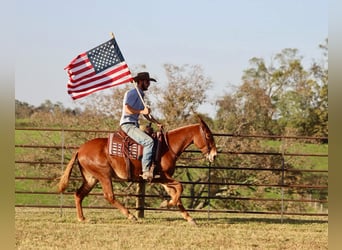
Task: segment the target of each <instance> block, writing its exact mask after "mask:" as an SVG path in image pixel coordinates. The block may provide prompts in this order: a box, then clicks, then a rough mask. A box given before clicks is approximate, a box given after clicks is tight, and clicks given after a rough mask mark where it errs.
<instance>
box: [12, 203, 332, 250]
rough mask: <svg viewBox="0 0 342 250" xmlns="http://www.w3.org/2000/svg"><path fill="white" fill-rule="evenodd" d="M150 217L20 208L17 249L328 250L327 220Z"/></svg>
mask: <svg viewBox="0 0 342 250" xmlns="http://www.w3.org/2000/svg"><path fill="white" fill-rule="evenodd" d="M192 215H193V217H194V218H196V219H197V223H198V226H197V227H193V226H190V225H188V224H187V222H186V221H184V220H183V219H182V218H181V216H180V214H179V213H175V212H155V211H154V212H146V213H145V218H144V219H139V220H138V221H137V222H131V221H128V220H127V219H125V218H124V217H123V216H122V215H121V214H120V213H119V212H118V210H115V209H113V210H111V209H110V210H95V209H86V210H85V216H86V217H87V221H86V222H82V223H80V222H77V220H76V212H75V210H74V209H63V210H60V209H42V208H41V209H37V208H16V211H15V243H16V249H25V250H26V249H120V250H121V249H127V250H128V249H170V250H171V249H172V250H173V249H179V250H181V249H187V250H189V249H196V250H198V249H213V250H215V249H222V250H223V249H308V250H312V249H328V222H327V220H326V218H316V217H314V218H313V217H303V216H301V217H298V218H296V217H291V219H289V218H284V220H283V223H281V220H280V217H279V216H270V215H267V216H260V215H259V216H258V215H245V214H244V215H241V214H239V215H236V214H221V215H220V214H215V215H211V216H210V219H208V216H207V214H206V213H196V214H192Z"/></svg>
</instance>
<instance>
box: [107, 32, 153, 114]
mask: <svg viewBox="0 0 342 250" xmlns="http://www.w3.org/2000/svg"><path fill="white" fill-rule="evenodd" d="M109 35H110V36H111V37H112V39H114V38H115V36H114V33H113V32H110V33H109ZM132 83H133V85H134V88H135V89H136V91H137V93H138V95H139V98H140V100H141V102H142V104H143V105H144V107H145V108H146V107H147V105H146V103H145V101H144V99H143V97H142V96H141V93H140V91H139V88H138V85H137V83H136V82H135V81H134V80H133V81H132Z"/></svg>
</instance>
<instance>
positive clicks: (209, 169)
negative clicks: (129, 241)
mask: <svg viewBox="0 0 342 250" xmlns="http://www.w3.org/2000/svg"><path fill="white" fill-rule="evenodd" d="M18 131H22V132H21V133H24V134H25V133H31V132H34V133H37V132H38V133H40V132H41V133H52V134H53V135H51V138H52V139H51V138H50V140H47V141H46V142H45V143H42V144H41V142H39V141H41V140H33V141H30V142H27V141H23V142H20V139H19V138H18V140H17V141H19V143H17V141H16V144H15V148H16V150H18V151H19V152H17V153H16V159H15V181H16V189H15V194H16V204H15V206H16V207H51V208H69V207H74V206H73V205H70V204H71V203H70V204H69V203H67V202H65V199H66V198H67V197H71V194H72V192H67V193H65V194H63V195H60V194H58V193H57V191H56V188H55V185H54V184H56V181H57V180H58V177H59V174H61V172H62V171H63V169H64V167H65V165H66V164H67V162H68V160H67V159H66V158H67V152H68V151H71V150H74V149H76V148H78V146H77V145H75V144H74V142H67V139H68V134H69V133H73V134H81V133H86V134H87V135H88V136H90V135H89V134H93V136H97V137H98V135H102V136H106V135H107V134H108V133H109V132H112V131H107V130H80V129H54V128H16V132H18ZM56 133H59V134H58V135H56ZM30 136H31V137H35V136H37V135H34V134H31V135H27V137H30ZM38 137H39V135H38ZM214 137H215V140H216V139H218V138H225V139H227V138H229V139H231V138H235V139H236V138H238V139H249V140H258V139H266V140H279V141H284V140H293V141H300V140H309V141H317V140H318V141H327V138H325V137H296V136H265V135H234V134H220V133H215V134H214ZM70 138H72V136H70ZM20 150H33V151H34V150H43V151H53V153H51V154H52V155H54V156H53V158H48V159H46V158H45V157H41V156H39V157H38V156H35V157H25V153H22V152H20ZM69 153H70V152H69ZM185 153H188V154H190V158H191V157H192V156H193V155H196V154H199V153H200V151H198V150H186V151H185ZM27 155H28V154H27ZM55 155H58V157H59V158H56V157H55ZM218 155H219V156H220V155H222V156H229V157H234V155H236V156H238V155H239V156H240V157H244V156H254V157H265V156H270V157H279V159H280V162H281V164H280V165H279V166H266V167H265V166H260V167H258V166H255V165H254V166H232V165H222V164H221V165H213V166H207V165H204V164H203V163H202V165H200V164H194V163H189V162H188V163H187V164H186V165H177V167H176V169H178V170H179V171H191V170H192V169H201V170H203V171H205V172H206V173H207V177H208V178H207V179H202V180H197V181H192V180H189V179H187V180H186V179H181V180H180V182H181V183H182V184H183V185H184V186H185V189H186V188H187V187H189V190H192V193H191V192H188V193H187V194H184V195H182V199H183V200H186V199H188V200H191V201H194V200H196V201H197V203H199V201H202V203H204V204H206V205H205V206H204V207H200V208H195V207H189V208H188V210H189V211H193V212H210V213H259V214H281V215H282V216H283V215H313V216H328V207H327V205H328V198H327V197H328V185H327V183H328V182H327V178H328V166H327V164H328V163H327V161H326V166H324V167H323V168H320V169H317V168H316V167H315V166H308V167H305V166H300V167H296V168H288V167H287V163H288V161H289V160H288V158H290V159H294V158H305V159H312V158H320V159H327V157H328V154H327V153H325V152H323V153H322V152H319V153H305V152H300V151H299V152H295V153H294V152H284V151H283V152H271V151H270V152H267V151H265V152H256V151H249V150H247V151H234V150H221V151H220V152H219V153H218ZM37 158H38V159H37ZM180 160H183V161H185V162H186V160H189V159H188V158H186V157H184V158H183V159H182V157H181V158H180ZM46 168H48V169H50V170H52V174H51V175H48V176H46V175H44V174H40V173H43V172H44V171H40V170H41V169H46ZM32 169H33V170H32ZM213 171H221V172H225V173H226V172H227V171H233V172H234V173H237V172H239V173H242V172H246V171H247V172H250V173H254V174H260V173H267V172H268V173H278V175H279V176H280V177H279V179H277V181H278V182H277V183H274V182H272V181H270V182H269V183H267V182H265V181H261V180H258V179H254V180H253V181H250V180H246V181H242V182H241V180H240V182H236V181H234V180H231V179H230V180H229V181H227V179H222V180H220V179H219V178H218V177H216V178H214V179H212V178H211V175H212V173H213ZM44 173H45V172H44ZM294 174H300V175H319V176H320V178H321V179H322V180H323V184H322V183H308V182H307V181H306V182H305V183H295V182H291V183H287V182H286V177H287V175H290V177H291V175H294ZM293 178H295V177H293ZM313 179H314V178H313ZM80 180H81V178H80V177H71V178H70V181H76V182H77V181H80ZM32 181H33V182H34V183H33V184H29V183H25V182H32ZM113 182H114V183H117V184H118V185H120V184H122V183H123V181H122V180H115V179H114V180H113ZM40 183H42V184H40ZM42 187H43V189H46V190H41V189H42ZM196 187H201V188H202V189H203V190H202V192H201V193H198V194H195V193H194V192H193V191H194V189H196ZM232 187H235V188H246V189H250V190H254V189H258V188H263V189H264V190H266V189H270V188H271V189H274V190H276V191H275V193H276V194H277V195H276V197H267V195H270V193H268V194H267V193H261V194H260V193H257V195H255V194H254V193H253V192H247V191H246V192H245V194H243V193H229V192H228V193H224V191H226V190H228V189H229V188H232ZM122 188H123V190H126V191H127V190H128V187H127V185H126V186H123V187H122ZM214 188H215V190H216V193H212V192H213V189H214ZM121 191H122V190H121ZM134 192H135V190H132V189H130V190H129V192H120V191H117V190H116V191H115V195H116V196H118V197H122V198H123V199H126V198H127V197H133V198H137V199H143V200H145V201H146V200H147V199H148V201H150V202H146V204H145V205H144V206H141V205H139V206H138V207H137V206H132V205H131V204H128V205H127V206H128V207H129V208H130V209H135V210H136V211H141V210H142V211H144V210H153V211H155V210H160V211H165V209H161V208H155V207H151V206H149V205H148V203H153V202H151V201H153V200H154V201H155V200H157V199H165V198H167V195H165V194H160V193H159V194H153V193H149V192H148V191H147V192H146V193H143V194H141V193H140V194H138V193H134ZM272 195H274V194H272ZM32 196H33V197H35V198H32ZM89 196H90V197H91V196H92V197H98V196H102V194H101V192H100V191H99V189H98V190H94V192H92V193H90V194H89ZM312 196H314V197H312ZM28 197H31V198H28ZM71 198H72V197H71ZM215 201H221V202H226V203H229V202H231V204H232V205H234V204H233V203H234V202H235V203H236V202H252V203H253V204H254V210H252V209H250V208H248V209H246V208H245V207H243V206H242V207H241V206H240V207H241V208H238V207H239V206H236V204H235V209H229V208H222V206H221V207H216V205H213V203H214V202H215ZM99 203H101V202H99V201H98V200H95V201H92V202H89V204H86V205H85V208H105V209H107V208H111V207H110V206H109V205H108V204H105V203H104V204H100V205H99ZM259 203H271V204H272V205H270V207H272V208H273V209H259V208H258V204H259ZM291 204H296V205H291ZM303 204H309V208H308V205H303ZM221 205H222V204H221ZM228 205H229V204H228ZM291 206H294V207H297V208H296V209H294V208H293V209H291ZM252 207H253V206H252Z"/></svg>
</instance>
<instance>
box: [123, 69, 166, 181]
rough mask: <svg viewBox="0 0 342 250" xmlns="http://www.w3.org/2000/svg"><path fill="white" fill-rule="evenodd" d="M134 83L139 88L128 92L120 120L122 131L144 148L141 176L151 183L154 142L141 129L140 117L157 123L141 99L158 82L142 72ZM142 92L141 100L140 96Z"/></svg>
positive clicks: (135, 78)
mask: <svg viewBox="0 0 342 250" xmlns="http://www.w3.org/2000/svg"><path fill="white" fill-rule="evenodd" d="M134 81H135V82H136V83H137V88H133V89H131V90H129V91H127V92H126V93H125V95H124V99H123V109H122V115H121V119H120V126H121V129H122V130H123V131H124V132H125V133H126V134H127V135H128V136H129V137H131V138H132V139H133V140H135V141H136V142H137V143H139V144H141V145H142V146H143V147H144V150H143V156H142V160H141V164H142V172H143V174H142V175H141V176H142V178H143V179H144V180H149V181H151V180H152V179H153V168H151V165H152V164H153V163H152V152H153V147H154V140H153V139H152V138H151V137H150V136H149V135H147V134H146V133H145V132H144V131H142V130H141V129H140V128H139V116H140V114H142V115H144V117H145V118H146V119H147V120H149V121H151V122H156V123H157V124H158V125H160V124H159V122H157V121H156V120H155V119H154V118H153V117H152V116H151V115H150V113H151V109H150V108H149V107H147V106H145V105H144V103H143V101H142V100H141V98H143V97H144V91H146V90H148V88H149V86H150V82H151V81H153V82H156V80H155V79H153V78H150V75H149V73H148V72H140V73H138V74H137V76H136V77H134ZM138 90H139V92H140V95H141V98H140V96H139V94H138Z"/></svg>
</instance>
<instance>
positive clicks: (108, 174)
mask: <svg viewBox="0 0 342 250" xmlns="http://www.w3.org/2000/svg"><path fill="white" fill-rule="evenodd" d="M199 120H200V122H199V123H198V124H193V125H188V126H184V127H181V128H177V129H174V130H171V131H168V132H166V133H165V135H164V138H165V142H166V143H163V144H162V148H161V160H160V167H161V171H160V178H158V179H153V180H152V182H155V183H160V184H161V185H162V186H163V187H164V188H165V190H166V192H167V193H168V194H169V195H170V196H171V200H170V201H166V202H167V204H166V205H167V207H170V206H177V207H178V208H179V210H180V211H181V214H182V216H183V218H184V219H185V220H187V221H188V222H189V223H191V224H196V223H195V221H194V220H193V218H192V217H191V216H190V215H189V213H188V212H187V211H186V210H185V208H184V206H183V205H182V202H181V199H180V196H181V194H182V192H183V187H182V184H181V183H180V182H179V181H176V180H175V179H173V178H172V175H173V173H174V172H175V164H176V160H177V158H178V157H179V156H180V155H181V153H182V152H184V150H185V149H186V148H187V147H188V146H189V145H190V144H192V143H193V144H194V145H195V146H196V147H197V148H198V149H200V150H201V152H202V153H203V154H204V155H205V156H206V157H207V159H208V160H209V161H210V162H212V161H213V160H214V158H215V156H216V154H217V151H216V145H215V141H214V138H213V135H212V133H211V131H210V129H209V127H208V126H207V125H206V124H205V122H204V121H203V120H202V119H201V118H200V117H199ZM107 140H108V138H96V139H93V140H90V141H88V142H86V143H84V144H83V145H82V146H81V147H80V148H79V149H78V150H77V151H76V152H75V153H74V154H73V156H72V158H71V160H70V162H69V163H68V165H67V167H66V169H65V172H64V174H63V175H62V177H61V179H60V182H59V186H58V189H59V192H60V193H61V192H63V191H64V190H65V189H66V187H67V185H68V181H69V177H70V174H71V171H72V168H73V165H74V162H75V161H76V160H77V163H78V166H79V169H80V172H81V174H82V177H83V183H82V185H81V187H80V188H79V189H78V190H77V191H76V193H75V195H74V197H75V204H76V211H77V218H78V220H79V221H83V220H85V218H84V216H83V211H82V200H83V198H84V197H85V196H86V195H88V193H89V192H90V191H91V190H92V188H93V187H94V186H95V184H96V183H98V182H100V183H101V186H102V190H103V194H104V198H105V199H106V200H108V202H109V203H110V204H112V205H113V206H114V207H115V208H117V209H119V210H120V211H121V212H122V213H123V214H124V215H125V216H126V217H127V218H128V219H131V220H136V217H135V216H134V215H133V214H131V213H130V212H129V211H128V209H127V208H126V207H124V206H123V205H122V204H121V203H120V202H119V201H118V200H116V199H115V197H114V193H113V187H112V177H118V178H120V179H123V180H127V179H128V176H129V175H128V173H127V169H126V163H125V159H124V158H122V157H113V156H109V153H108V143H107ZM131 161H132V164H131V165H132V166H133V169H132V173H131V178H132V179H133V181H142V179H141V177H139V175H140V174H141V161H139V160H131Z"/></svg>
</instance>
